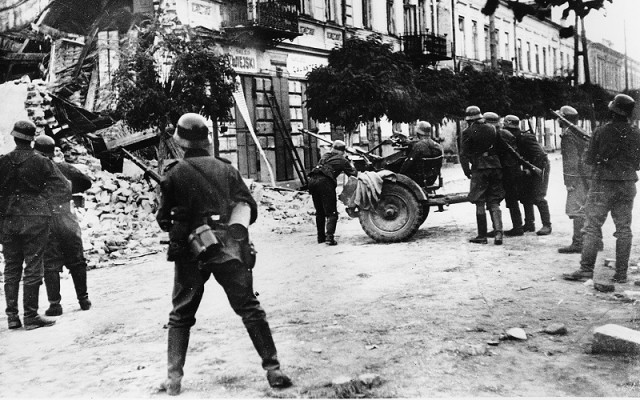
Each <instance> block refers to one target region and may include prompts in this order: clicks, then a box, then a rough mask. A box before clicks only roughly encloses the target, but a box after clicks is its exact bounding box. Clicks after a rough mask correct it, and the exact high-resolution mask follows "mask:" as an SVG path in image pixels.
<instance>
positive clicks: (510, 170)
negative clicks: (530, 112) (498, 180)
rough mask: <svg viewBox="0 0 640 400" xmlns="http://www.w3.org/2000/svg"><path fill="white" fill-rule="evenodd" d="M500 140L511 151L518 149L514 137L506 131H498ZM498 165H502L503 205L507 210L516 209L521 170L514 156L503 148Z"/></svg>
mask: <svg viewBox="0 0 640 400" xmlns="http://www.w3.org/2000/svg"><path fill="white" fill-rule="evenodd" d="M498 133H499V134H500V138H501V139H502V141H503V142H504V143H505V144H506V145H507V146H511V148H512V149H514V150H515V149H516V148H517V147H518V144H517V141H516V138H515V136H513V134H512V133H511V132H509V131H508V130H506V129H498ZM500 163H501V164H502V186H503V187H504V191H505V196H504V199H505V203H506V205H507V208H513V207H518V200H519V195H520V181H521V180H522V168H521V167H520V162H519V161H518V159H517V158H516V156H515V155H514V154H513V153H511V152H510V151H508V149H507V148H506V147H505V148H504V149H503V150H502V152H501V153H500Z"/></svg>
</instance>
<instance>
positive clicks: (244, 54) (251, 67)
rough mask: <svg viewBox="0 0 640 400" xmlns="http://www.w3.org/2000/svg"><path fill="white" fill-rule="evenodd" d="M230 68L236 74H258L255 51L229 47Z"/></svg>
mask: <svg viewBox="0 0 640 400" xmlns="http://www.w3.org/2000/svg"><path fill="white" fill-rule="evenodd" d="M228 54H229V57H230V61H231V67H232V68H233V69H234V70H235V71H236V72H258V55H257V53H256V49H249V48H246V49H242V48H239V47H229V53H228Z"/></svg>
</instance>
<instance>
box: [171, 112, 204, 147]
mask: <svg viewBox="0 0 640 400" xmlns="http://www.w3.org/2000/svg"><path fill="white" fill-rule="evenodd" d="M173 138H174V139H175V141H176V142H178V144H179V145H180V147H185V148H188V149H203V148H207V147H209V146H210V145H211V137H210V136H209V128H207V122H206V120H205V119H204V117H203V116H202V115H200V114H195V113H186V114H184V115H183V116H182V117H180V119H179V120H178V126H177V127H176V131H175V133H174V134H173Z"/></svg>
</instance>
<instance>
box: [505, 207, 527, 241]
mask: <svg viewBox="0 0 640 400" xmlns="http://www.w3.org/2000/svg"><path fill="white" fill-rule="evenodd" d="M509 215H510V216H511V224H512V225H513V228H512V229H510V230H508V231H505V232H504V235H505V236H522V235H524V230H523V228H522V214H521V213H520V207H511V208H509Z"/></svg>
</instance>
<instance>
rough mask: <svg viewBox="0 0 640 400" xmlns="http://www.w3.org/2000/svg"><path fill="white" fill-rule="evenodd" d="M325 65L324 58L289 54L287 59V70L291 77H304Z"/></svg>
mask: <svg viewBox="0 0 640 400" xmlns="http://www.w3.org/2000/svg"><path fill="white" fill-rule="evenodd" d="M327 63H328V61H327V59H326V58H321V57H311V56H300V55H293V54H290V55H289V57H288V58H287V70H288V71H289V74H291V75H293V76H306V75H307V73H308V72H309V71H311V70H312V69H314V68H316V67H320V66H323V65H327Z"/></svg>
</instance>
